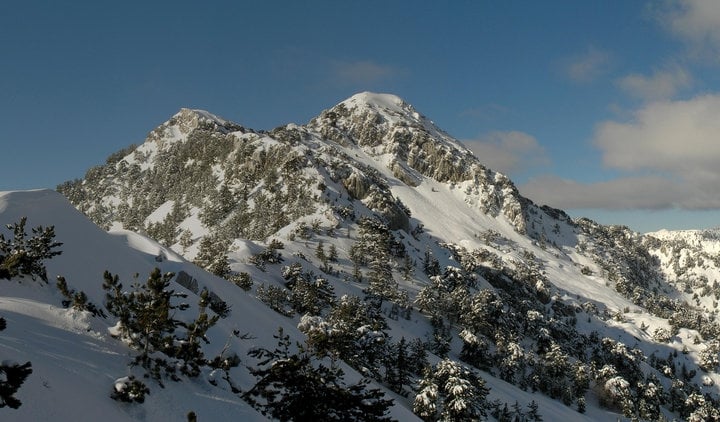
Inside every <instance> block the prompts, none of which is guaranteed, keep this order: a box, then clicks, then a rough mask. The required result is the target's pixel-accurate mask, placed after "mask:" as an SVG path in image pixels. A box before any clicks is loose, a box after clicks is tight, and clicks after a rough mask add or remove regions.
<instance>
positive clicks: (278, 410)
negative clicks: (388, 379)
mask: <svg viewBox="0 0 720 422" xmlns="http://www.w3.org/2000/svg"><path fill="white" fill-rule="evenodd" d="M275 338H277V339H278V347H276V348H275V349H274V350H269V349H265V348H259V349H253V350H251V351H250V352H249V355H250V356H251V357H254V358H256V359H258V360H259V362H258V367H256V368H250V373H251V374H252V375H253V376H255V377H256V378H257V383H256V384H255V385H254V386H253V387H252V388H251V389H250V390H248V391H246V392H245V393H243V395H242V397H243V399H245V400H246V401H247V402H248V403H250V404H251V405H252V406H253V407H255V408H256V409H259V410H261V411H262V412H263V413H264V414H266V415H268V416H270V417H272V418H275V419H278V420H284V421H298V422H299V421H316V420H324V421H389V420H391V419H390V418H389V417H388V416H386V413H387V411H388V409H389V407H390V406H391V404H392V400H387V399H385V398H384V396H383V393H382V391H381V390H378V389H367V381H365V380H362V381H360V382H358V383H356V384H352V385H350V386H347V385H345V383H344V380H343V372H342V370H341V369H340V368H338V367H337V366H336V365H334V364H332V365H331V366H326V365H324V364H321V363H317V362H314V361H313V359H312V356H311V355H309V354H307V353H302V352H301V353H291V352H290V338H289V336H287V335H284V334H283V331H282V329H280V330H279V332H278V334H277V335H276V336H275Z"/></svg>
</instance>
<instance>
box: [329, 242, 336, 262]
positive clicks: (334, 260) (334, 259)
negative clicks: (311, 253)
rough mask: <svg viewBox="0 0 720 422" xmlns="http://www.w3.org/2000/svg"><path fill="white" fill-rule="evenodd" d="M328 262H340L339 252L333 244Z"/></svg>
mask: <svg viewBox="0 0 720 422" xmlns="http://www.w3.org/2000/svg"><path fill="white" fill-rule="evenodd" d="M328 260H329V261H330V262H337V260H338V251H337V248H336V247H335V244H334V243H331V244H330V248H329V249H328Z"/></svg>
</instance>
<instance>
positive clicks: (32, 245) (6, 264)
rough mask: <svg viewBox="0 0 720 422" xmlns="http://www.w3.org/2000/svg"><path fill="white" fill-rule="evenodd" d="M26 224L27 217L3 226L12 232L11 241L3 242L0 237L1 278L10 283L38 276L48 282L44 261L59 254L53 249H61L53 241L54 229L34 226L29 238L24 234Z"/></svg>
mask: <svg viewBox="0 0 720 422" xmlns="http://www.w3.org/2000/svg"><path fill="white" fill-rule="evenodd" d="M26 222H27V217H22V218H21V219H20V221H19V222H18V223H14V224H8V225H6V227H7V228H8V230H10V231H12V233H13V236H12V239H6V238H5V236H4V235H3V234H0V279H8V280H9V279H11V278H13V277H17V276H25V275H27V276H30V277H31V278H32V279H33V280H35V277H40V279H41V280H43V281H45V282H47V281H48V280H47V271H46V269H45V264H44V263H43V260H45V259H50V258H52V257H54V256H57V255H60V254H61V253H62V251H59V250H55V249H56V248H59V247H60V246H62V243H60V242H56V241H55V240H54V239H55V227H54V226H50V227H47V228H43V226H38V227H35V228H33V229H32V233H33V236H32V237H30V238H28V235H27V233H26V232H25V223H26Z"/></svg>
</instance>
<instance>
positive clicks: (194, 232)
mask: <svg viewBox="0 0 720 422" xmlns="http://www.w3.org/2000/svg"><path fill="white" fill-rule="evenodd" d="M183 113H184V114H183ZM114 157H115V158H114V159H113V160H109V161H108V162H107V163H106V164H105V165H103V166H98V167H96V168H94V169H91V170H89V171H88V174H87V175H86V177H85V179H84V180H78V181H70V182H66V183H64V184H62V185H60V186H59V187H58V190H60V191H61V192H62V193H63V194H64V195H65V196H66V197H68V198H69V199H70V201H71V202H72V203H73V204H74V205H75V206H76V207H78V209H80V210H81V211H82V212H83V213H85V214H86V215H88V216H89V217H90V218H91V219H92V220H93V221H95V222H96V223H97V224H99V225H100V226H102V227H105V228H112V229H113V230H117V229H120V228H122V229H125V230H132V231H135V232H139V233H142V234H145V235H147V236H148V237H151V238H153V239H156V240H157V241H158V242H160V243H161V244H162V245H163V247H165V248H171V249H173V250H175V251H176V252H177V253H178V254H179V255H181V256H183V257H184V258H185V259H187V260H192V261H194V262H195V263H197V264H198V265H200V266H202V267H204V268H206V269H208V270H210V271H212V272H215V273H216V274H220V275H221V276H222V277H223V278H227V279H233V277H240V275H242V274H249V275H250V279H251V280H250V288H251V293H252V291H253V289H254V294H255V297H257V298H259V299H261V300H263V301H265V302H266V303H268V304H269V306H270V307H271V308H272V309H275V311H277V312H279V313H281V314H283V315H290V317H291V318H299V317H300V315H301V314H302V313H303V312H304V311H303V309H305V308H303V307H302V306H300V305H298V304H297V303H296V304H295V305H293V303H294V302H292V301H289V299H283V298H284V297H292V295H293V294H297V291H296V290H295V287H294V286H295V283H297V281H295V279H294V278H291V279H289V278H286V277H290V276H289V274H291V273H292V271H290V270H289V269H287V270H286V269H285V268H291V267H292V268H295V270H293V271H298V270H300V271H305V272H308V274H310V273H312V274H314V275H313V276H312V277H315V276H317V275H321V277H322V278H323V280H326V281H327V282H328V283H330V284H331V285H332V286H333V288H334V289H335V291H336V293H337V296H342V295H351V296H362V295H366V297H367V298H368V299H367V300H368V301H369V302H368V303H375V305H373V306H378V309H380V310H381V312H384V313H385V315H388V316H389V315H395V316H396V317H397V315H398V314H401V313H403V312H404V313H410V314H412V315H417V318H418V322H416V323H415V324H418V325H417V326H412V325H408V324H409V323H406V322H403V321H404V320H403V319H402V318H399V319H398V320H397V322H391V323H390V325H391V327H392V330H391V331H392V333H394V334H393V335H392V337H394V338H396V339H397V337H398V336H404V335H407V336H411V335H412V336H415V337H418V338H419V337H423V336H424V338H425V339H426V340H425V341H426V345H427V347H428V350H430V351H431V352H432V353H434V354H437V356H446V355H448V354H449V356H450V357H453V358H454V359H457V360H460V361H463V362H464V363H466V364H469V365H471V366H474V367H475V368H479V369H481V370H483V371H486V372H484V374H485V375H486V378H487V377H497V376H500V378H501V379H503V380H506V381H508V382H510V383H511V384H514V385H516V386H523V385H524V386H525V387H526V388H531V389H533V390H538V391H540V392H542V393H543V394H545V395H546V396H549V397H551V398H553V399H561V398H562V400H563V401H565V402H566V403H569V404H572V405H573V406H575V407H577V408H578V409H585V407H586V405H588V404H590V402H586V400H596V402H595V404H593V405H592V408H593V409H594V410H593V412H595V411H597V410H598V409H600V407H599V402H602V403H603V406H605V407H606V408H609V409H612V410H613V411H617V412H620V413H625V414H626V416H627V417H631V416H635V417H640V418H646V419H647V418H650V419H654V418H656V417H658V416H659V415H660V414H665V415H666V416H668V417H669V416H670V415H671V412H678V413H676V414H678V415H681V416H682V417H689V416H691V415H692V414H696V415H699V414H700V413H699V412H701V411H702V412H706V410H707V409H706V407H707V406H706V405H700V404H698V403H699V402H697V400H695V399H693V400H695V401H692V403H691V404H683V405H682V406H680V404H679V402H678V403H675V404H673V405H672V408H673V409H680V410H673V411H670V410H669V409H670V407H669V406H668V402H667V400H669V399H668V398H667V397H669V396H670V395H672V394H676V395H677V394H681V392H682V394H684V395H685V396H686V397H687V398H688V400H690V397H694V396H692V394H694V393H697V394H701V393H702V394H701V395H706V396H704V397H706V400H707V401H706V402H705V403H716V402H717V394H718V391H717V384H718V383H720V378H718V375H717V372H716V370H717V366H718V365H716V364H714V363H713V362H714V361H713V360H712V359H711V358H712V357H713V356H714V355H713V353H714V352H713V350H714V348H715V347H716V345H715V342H717V338H718V336H719V335H720V329H719V328H718V327H719V326H718V324H717V323H716V322H715V316H716V313H717V310H716V307H717V305H716V304H714V303H713V296H714V295H715V294H716V293H714V292H715V287H714V284H713V278H714V276H715V275H718V277H720V270H718V268H719V267H717V266H714V263H713V260H712V259H711V258H708V257H705V256H703V255H702V254H703V253H705V254H706V255H707V253H706V252H704V251H703V250H702V248H701V249H697V248H695V249H693V248H688V247H686V246H685V245H684V244H680V243H678V242H676V241H674V240H672V239H671V240H664V239H659V238H657V237H653V236H647V235H646V236H644V235H640V234H638V233H635V232H632V231H631V230H629V229H628V228H626V227H622V226H602V225H599V224H597V223H595V222H593V221H591V220H587V219H577V220H573V219H571V218H570V217H569V216H568V215H567V214H565V213H564V212H563V211H561V210H556V209H553V208H550V207H546V206H538V205H536V204H534V203H533V202H532V201H530V200H529V199H527V198H524V197H523V196H522V195H520V194H519V192H518V191H517V189H516V187H515V186H514V184H513V183H512V181H511V180H510V179H509V178H507V177H506V176H504V175H502V174H501V173H498V172H495V171H492V170H490V169H489V168H488V167H486V166H485V165H483V163H481V162H480V158H479V157H476V156H474V155H473V154H472V153H471V152H470V151H469V150H468V149H467V148H465V147H464V146H463V145H462V144H461V143H460V142H459V141H457V140H455V139H453V138H451V137H450V136H449V135H447V134H446V133H444V132H443V131H442V130H441V129H439V128H437V127H436V126H435V125H434V123H432V122H431V121H430V120H429V119H427V118H425V117H423V116H422V115H421V114H420V113H419V112H417V110H415V109H414V108H413V107H412V106H410V105H409V104H407V103H405V102H404V101H403V100H402V99H400V98H399V97H396V96H392V95H388V94H373V93H361V94H357V95H356V96H353V97H351V98H349V99H347V100H345V101H343V102H341V103H339V104H338V105H336V106H334V107H331V108H329V109H327V110H325V111H323V112H321V113H320V114H319V115H318V117H316V118H314V119H311V121H310V122H309V123H308V124H307V125H296V124H288V125H285V126H280V127H277V128H275V129H273V130H270V131H254V130H252V129H248V128H244V127H242V126H240V125H237V124H233V123H231V122H228V121H226V120H224V119H222V118H219V117H217V116H214V115H212V114H210V113H205V112H197V111H191V110H189V109H186V111H182V110H181V112H179V113H178V114H176V117H173V118H171V119H170V120H169V121H168V122H166V123H164V124H163V125H160V126H159V128H158V129H156V130H154V131H153V132H151V135H150V136H148V139H147V141H146V142H145V143H143V144H142V145H140V146H138V147H136V148H133V149H131V150H128V151H123V152H122V153H119V154H114ZM673 242H674V243H673ZM278 245H282V248H281V249H278V248H277V247H278ZM328 246H332V247H333V248H334V249H335V252H334V254H335V257H334V258H333V260H330V259H329V258H328V250H327V247H328ZM690 256H691V257H692V259H687V257H690ZM698 257H701V258H703V259H702V262H699V260H698V259H697V258H698ZM281 259H282V260H283V261H281ZM282 262H285V263H287V265H284V264H283V263H282ZM298 266H299V267H298ZM690 276H692V277H690ZM243 277H244V276H243ZM293 277H294V276H293ZM312 277H311V278H312ZM703 277H705V278H703ZM301 285H302V283H301ZM373 298H374V299H373ZM373 301H375V302H373ZM377 301H379V304H378V303H377ZM493 309H494V310H495V311H494V312H490V310H493ZM327 312H329V313H327ZM317 317H318V318H320V319H313V320H306V321H305V323H302V320H301V321H298V324H301V323H302V326H303V327H305V328H304V329H303V333H304V334H306V335H307V336H308V341H312V339H313V338H315V337H314V335H315V334H316V330H320V331H322V330H321V327H326V329H329V330H330V331H328V332H330V333H332V332H335V331H333V330H336V328H327V327H333V326H332V325H331V324H332V318H333V314H332V311H324V312H321V315H319V316H317ZM311 321H315V322H312V323H311ZM328 321H330V322H328ZM313 324H317V326H316V325H313ZM299 326H300V325H299ZM411 326H412V327H415V328H410V327H411ZM419 327H424V328H419ZM501 328H502V329H501ZM414 330H417V331H420V332H423V330H425V331H424V333H423V334H421V335H420V336H418V335H417V331H414ZM323 332H324V331H323ZM598 332H600V333H604V334H598ZM314 333H315V334H314ZM323 335H326V334H323ZM603 335H605V337H603ZM385 338H387V337H385ZM512 350H515V351H516V352H513V353H511V351H512ZM553 350H554V352H553ZM673 350H674V351H675V353H676V354H677V353H678V352H682V353H681V355H680V356H672V352H673ZM686 352H687V353H686ZM338 353H341V352H338ZM553 353H554V354H553ZM661 353H662V354H663V356H660V355H659V354H661ZM668 353H670V354H671V358H666V357H665V356H667V354H668ZM508 356H515V358H513V359H519V360H518V361H512V360H508V359H509V358H508ZM551 356H555V357H556V358H558V359H560V360H559V361H557V362H556V363H554V364H558V365H561V366H562V367H563V368H564V369H563V370H562V371H559V372H549V373H541V372H538V371H541V370H544V369H542V368H546V369H547V370H548V371H550V369H549V366H548V365H550V363H549V362H551V361H553V362H555V361H554V360H553V359H555V358H551ZM347 359H348V361H349V363H350V365H351V366H352V365H358V366H359V365H360V364H359V363H357V362H356V363H353V359H354V358H353V357H350V356H348V357H347ZM561 361H562V362H564V363H562V364H561V363H560V362H561ZM520 362H522V363H520ZM584 362H591V363H592V365H594V366H591V365H586V364H585V363H584ZM554 364H553V365H554ZM563 365H564V366H563ZM371 366H372V365H371ZM671 366H672V370H670V369H669V368H670V367H671ZM606 367H607V368H606ZM513 368H514V369H513ZM517 368H522V369H517ZM664 368H668V369H667V370H666V369H664ZM681 368H686V369H684V370H681ZM688 368H690V369H688ZM378 371H379V372H378V373H375V375H373V376H374V377H379V378H376V379H380V380H382V379H384V378H383V376H384V375H382V374H385V372H384V371H388V369H387V368H383V367H382V366H381V367H380V369H378ZM553 371H554V370H553ZM573 371H579V372H573ZM613 371H615V372H613ZM693 371H694V372H693ZM586 372H587V374H588V375H587V377H588V379H590V380H591V381H587V382H588V385H592V386H593V388H592V389H591V391H588V390H587V389H586V388H587V387H583V388H580V387H578V388H580V389H579V390H577V389H576V390H572V388H571V387H570V385H572V384H573V383H575V382H579V383H581V384H582V385H585V384H584V383H585V381H580V379H581V378H582V377H584V376H585V375H582V373H586ZM683 372H684V374H683ZM701 372H702V373H701ZM551 373H552V374H555V375H550V374H551ZM571 373H572V375H570V374H571ZM498 374H500V375H498ZM560 374H567V376H566V375H560ZM533 377H536V378H533ZM537 377H539V378H537ZM618 377H619V378H618ZM544 378H548V379H552V380H555V381H554V382H556V383H557V384H558V385H563V386H565V387H562V388H567V389H569V390H568V391H570V390H572V391H573V392H572V393H571V392H568V391H566V392H564V393H563V392H561V391H559V390H553V388H554V387H552V386H551V385H545V384H538V382H539V381H537V380H538V379H544ZM656 378H657V379H656ZM533 380H535V381H533ZM708 380H709V381H708ZM621 381H622V382H621ZM676 381H682V383H681V384H682V385H681V384H678V383H677V382H676ZM380 382H382V381H380ZM625 383H627V384H628V385H627V386H626V387H622V388H620V390H618V388H617V387H618V385H620V386H625ZM651 384H652V385H653V386H654V387H653V388H656V389H658V391H661V392H662V394H661V393H659V392H657V395H653V396H652V397H653V399H652V400H653V401H652V403H653V404H652V406H650V405H648V406H650V407H647V408H646V407H642V406H644V405H642V404H641V403H642V401H639V399H638V398H640V397H645V396H643V394H646V389H647V388H648V386H649V385H651ZM493 385H494V386H495V388H497V386H498V385H499V384H497V383H495V382H494V381H493ZM653 394H656V393H653ZM630 399H632V400H634V403H635V404H630V403H629V402H628V401H627V400H630ZM643 400H645V401H647V400H649V399H647V400H646V399H643ZM683 406H685V407H683ZM663 412H664V413H663ZM668 412H670V413H668ZM593 414H594V415H595V416H597V415H598V414H597V413H593Z"/></svg>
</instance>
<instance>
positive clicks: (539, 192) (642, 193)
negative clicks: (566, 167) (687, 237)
mask: <svg viewBox="0 0 720 422" xmlns="http://www.w3.org/2000/svg"><path fill="white" fill-rule="evenodd" d="M519 189H520V192H521V193H522V194H523V195H525V196H527V197H528V198H530V199H532V200H533V201H535V202H539V203H541V204H547V205H550V206H552V207H556V208H561V209H606V210H629V209H645V210H660V209H670V208H684V209H712V208H720V196H716V195H712V192H707V191H703V190H702V189H700V188H699V187H696V186H692V185H689V184H687V183H684V182H682V181H675V180H671V179H668V178H665V177H662V176H639V177H624V178H618V179H614V180H610V181H603V182H596V183H580V182H576V181H573V180H567V179H562V178H559V177H556V176H542V177H537V178H533V179H531V180H529V181H528V182H527V183H525V184H524V185H522V186H520V187H519Z"/></svg>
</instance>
